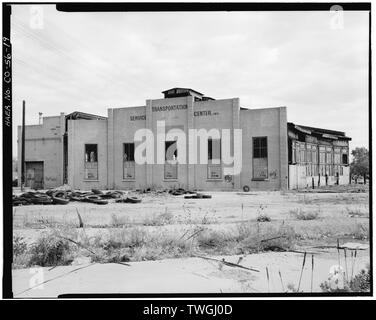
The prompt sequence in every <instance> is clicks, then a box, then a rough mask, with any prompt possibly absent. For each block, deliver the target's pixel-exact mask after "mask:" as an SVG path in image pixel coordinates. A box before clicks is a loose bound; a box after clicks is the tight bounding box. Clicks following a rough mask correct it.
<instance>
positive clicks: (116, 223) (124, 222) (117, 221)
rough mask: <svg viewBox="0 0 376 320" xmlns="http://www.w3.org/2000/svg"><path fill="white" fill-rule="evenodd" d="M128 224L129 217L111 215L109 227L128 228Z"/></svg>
mask: <svg viewBox="0 0 376 320" xmlns="http://www.w3.org/2000/svg"><path fill="white" fill-rule="evenodd" d="M130 223H131V222H130V219H129V217H126V216H120V215H117V214H115V213H113V214H111V221H110V226H111V227H113V228H119V227H128V226H129V225H130Z"/></svg>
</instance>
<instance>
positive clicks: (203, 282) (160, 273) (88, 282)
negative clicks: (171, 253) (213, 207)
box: [13, 252, 369, 298]
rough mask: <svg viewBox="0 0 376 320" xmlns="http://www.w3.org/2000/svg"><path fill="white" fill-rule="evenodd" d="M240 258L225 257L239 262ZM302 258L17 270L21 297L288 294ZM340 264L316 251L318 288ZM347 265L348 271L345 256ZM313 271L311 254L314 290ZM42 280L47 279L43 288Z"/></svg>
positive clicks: (306, 283)
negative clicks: (229, 263) (144, 294)
mask: <svg viewBox="0 0 376 320" xmlns="http://www.w3.org/2000/svg"><path fill="white" fill-rule="evenodd" d="M239 257H240V256H228V257H225V259H226V261H229V262H233V263H236V262H237V261H238V259H239ZM214 258H218V259H222V258H223V257H214ZM302 261H303V255H302V254H298V253H275V252H268V253H262V254H254V255H248V256H246V257H243V260H242V262H241V264H242V265H243V266H246V267H254V268H257V269H258V270H259V271H260V272H250V271H247V270H244V269H239V268H232V267H228V266H223V265H222V266H221V264H220V263H218V262H215V261H208V260H204V259H201V258H184V259H167V260H160V261H144V262H134V263H129V265H130V266H125V265H121V264H114V263H109V264H85V265H81V266H62V267H56V268H53V269H52V270H50V269H51V268H40V269H19V270H14V271H13V292H14V297H15V298H29V297H45V298H46V297H57V296H58V295H59V294H66V293H221V292H222V293H226V292H237V293H258V292H263V293H267V292H284V291H286V290H287V285H288V284H289V283H292V284H293V285H294V286H295V287H297V285H298V280H299V275H300V270H301V266H302ZM368 262H369V252H367V253H366V252H363V255H361V256H359V257H358V258H357V260H356V263H355V265H354V270H353V273H354V274H356V273H357V272H358V271H359V270H360V269H361V268H364V267H365V265H366V263H368ZM336 264H338V260H337V259H336V258H335V255H333V252H331V253H322V254H317V255H315V267H314V273H313V292H321V289H320V283H321V282H323V281H325V280H327V277H328V274H329V270H330V268H331V267H332V266H333V265H336ZM341 264H342V267H343V269H346V266H345V262H344V260H343V258H342V260H341ZM266 267H268V272H269V282H268V281H267V277H266ZM347 269H348V273H349V274H350V272H351V270H352V264H351V261H350V260H349V259H348V261H347ZM36 270H37V271H36ZM279 272H281V275H282V281H281V278H280V276H279ZM311 272H312V271H311V256H310V255H307V260H306V265H305V268H304V271H303V276H302V281H301V287H300V289H301V290H303V291H304V292H310V290H311V289H310V288H311ZM41 275H42V276H41ZM38 279H39V280H41V281H40V282H42V281H44V283H43V284H42V285H39V286H38V285H37V284H38ZM40 282H39V283H40ZM282 283H283V284H282Z"/></svg>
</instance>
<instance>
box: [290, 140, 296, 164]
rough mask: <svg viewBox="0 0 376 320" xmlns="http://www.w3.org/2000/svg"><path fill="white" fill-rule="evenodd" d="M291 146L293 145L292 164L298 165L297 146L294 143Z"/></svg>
mask: <svg viewBox="0 0 376 320" xmlns="http://www.w3.org/2000/svg"><path fill="white" fill-rule="evenodd" d="M291 144H292V153H291V162H292V163H296V145H295V142H294V141H293V142H292V143H291Z"/></svg>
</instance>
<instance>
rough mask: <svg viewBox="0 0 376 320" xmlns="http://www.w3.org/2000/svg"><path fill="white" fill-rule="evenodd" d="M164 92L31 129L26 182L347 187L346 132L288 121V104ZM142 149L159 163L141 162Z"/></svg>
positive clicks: (88, 186) (209, 187)
mask: <svg viewBox="0 0 376 320" xmlns="http://www.w3.org/2000/svg"><path fill="white" fill-rule="evenodd" d="M163 94H164V98H162V99H153V100H146V104H145V106H138V107H126V108H113V109H108V115H107V117H100V116H96V115H90V114H85V113H81V112H74V113H72V114H69V115H64V114H61V115H60V116H56V117H45V118H43V124H41V125H37V126H26V129H25V130H26V131H25V133H26V142H25V160H26V161H25V162H26V163H25V168H26V171H25V172H26V181H25V182H26V185H27V186H30V187H33V188H53V187H57V186H59V185H62V184H64V183H67V184H69V185H70V186H71V187H72V188H75V189H81V190H90V189H93V188H96V189H146V188H177V187H182V188H185V189H191V190H194V189H199V190H239V189H242V188H244V187H245V186H247V187H249V189H250V190H284V189H288V188H290V189H295V188H306V187H310V186H311V185H312V181H313V183H314V184H315V185H318V184H321V185H324V184H336V183H339V184H347V183H349V169H348V154H349V145H348V143H349V140H351V139H350V138H348V137H346V136H345V134H344V133H343V132H338V131H331V130H324V129H318V128H311V127H304V126H297V125H294V124H292V123H288V122H287V111H286V107H278V108H265V109H247V108H243V107H241V106H240V101H239V99H238V98H233V99H220V100H215V99H213V98H210V97H205V96H204V95H203V94H202V93H200V92H197V91H195V90H192V89H187V88H172V89H169V90H166V91H164V92H163ZM161 124H163V126H161ZM213 129H214V131H215V132H213ZM21 130H22V128H21V127H19V128H18V137H19V139H18V147H19V148H18V150H19V154H18V159H21V139H20V138H21V132H22V131H21ZM212 133H213V134H212ZM215 133H217V134H215ZM218 133H219V135H218ZM158 134H160V136H158ZM139 136H142V137H143V139H144V140H142V139H139ZM239 136H240V139H239ZM136 137H138V138H137V139H136ZM158 137H163V138H164V139H163V140H159V138H158ZM192 137H194V139H192ZM148 138H150V140H148V141H149V144H147V146H146V142H145V141H146V140H147V139H148ZM184 139H185V143H184V144H183V143H182V142H181V141H184ZM150 141H151V143H150ZM144 146H146V147H144ZM226 146H227V147H226ZM141 147H143V150H144V153H143V154H147V155H148V156H149V158H150V156H151V157H152V159H153V161H149V160H148V161H147V163H140V161H138V156H139V155H140V153H138V152H139V150H141ZM162 149H163V150H162ZM161 150H162V158H163V159H161V152H160V151H161ZM192 150H195V154H196V155H197V161H192V159H191V155H192V154H193V152H192ZM237 150H240V151H241V155H240V158H239V160H238V162H239V164H240V171H236V170H235V171H231V168H232V167H234V165H233V164H231V162H228V161H225V160H226V159H228V157H229V156H230V157H231V156H232V155H234V152H236V151H237ZM204 151H205V152H204ZM324 153H325V157H323V156H322V155H323V154H324ZM338 155H339V157H338ZM346 155H347V158H346ZM202 159H203V160H204V161H201V160H202ZM18 163H19V168H18V170H19V172H21V163H20V161H19V162H18Z"/></svg>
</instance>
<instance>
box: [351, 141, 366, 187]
mask: <svg viewBox="0 0 376 320" xmlns="http://www.w3.org/2000/svg"><path fill="white" fill-rule="evenodd" d="M351 155H352V156H353V161H352V162H351V164H350V173H351V176H354V177H355V181H356V180H357V178H358V177H359V176H360V177H364V183H366V178H367V176H368V175H369V151H368V149H367V148H364V147H361V148H355V149H354V150H352V151H351Z"/></svg>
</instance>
